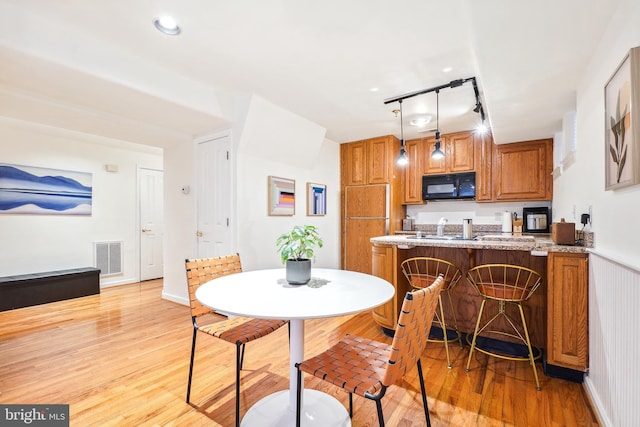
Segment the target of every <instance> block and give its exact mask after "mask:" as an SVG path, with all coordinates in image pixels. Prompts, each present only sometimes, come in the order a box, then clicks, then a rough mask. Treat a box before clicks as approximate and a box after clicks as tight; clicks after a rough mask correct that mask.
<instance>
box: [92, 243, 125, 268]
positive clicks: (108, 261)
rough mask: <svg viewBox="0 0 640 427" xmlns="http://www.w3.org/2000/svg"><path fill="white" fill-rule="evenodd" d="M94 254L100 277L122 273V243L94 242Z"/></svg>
mask: <svg viewBox="0 0 640 427" xmlns="http://www.w3.org/2000/svg"><path fill="white" fill-rule="evenodd" d="M93 253H94V255H95V258H94V261H95V266H96V268H99V269H100V276H111V275H114V274H121V273H122V242H94V243H93Z"/></svg>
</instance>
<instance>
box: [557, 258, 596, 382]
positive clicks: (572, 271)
mask: <svg viewBox="0 0 640 427" xmlns="http://www.w3.org/2000/svg"><path fill="white" fill-rule="evenodd" d="M588 274H589V270H588V255H587V254H576V253H561V252H552V253H549V259H548V264H547V280H548V284H547V363H549V364H552V365H555V366H560V367H563V368H569V369H574V370H577V371H582V372H586V371H587V368H588V363H589V359H588V350H589V340H588V337H589V328H588V301H589V300H588V277H589V276H588Z"/></svg>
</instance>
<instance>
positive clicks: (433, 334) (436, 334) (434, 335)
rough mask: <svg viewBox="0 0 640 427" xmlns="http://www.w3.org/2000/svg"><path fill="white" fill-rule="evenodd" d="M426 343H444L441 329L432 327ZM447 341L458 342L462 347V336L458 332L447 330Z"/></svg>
mask: <svg viewBox="0 0 640 427" xmlns="http://www.w3.org/2000/svg"><path fill="white" fill-rule="evenodd" d="M427 341H429V342H444V337H443V336H442V328H441V327H440V326H432V327H431V331H429V336H428V337H427ZM447 341H448V342H456V341H458V342H460V345H462V334H461V333H460V332H459V331H456V330H452V329H447Z"/></svg>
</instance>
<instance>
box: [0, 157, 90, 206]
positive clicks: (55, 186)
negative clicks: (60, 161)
mask: <svg viewBox="0 0 640 427" xmlns="http://www.w3.org/2000/svg"><path fill="white" fill-rule="evenodd" d="M92 198H93V188H92V184H91V174H90V173H85V172H72V171H66V170H60V169H49V168H41V167H34V166H23V165H11V164H1V163H0V213H3V214H45V215H91V206H92Z"/></svg>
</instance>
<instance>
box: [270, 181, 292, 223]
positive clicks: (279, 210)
mask: <svg viewBox="0 0 640 427" xmlns="http://www.w3.org/2000/svg"><path fill="white" fill-rule="evenodd" d="M267 191H268V192H269V215H281V216H291V215H294V214H295V213H296V181H295V180H293V179H287V178H278V177H277V176H270V177H269V184H268V190H267Z"/></svg>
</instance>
